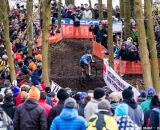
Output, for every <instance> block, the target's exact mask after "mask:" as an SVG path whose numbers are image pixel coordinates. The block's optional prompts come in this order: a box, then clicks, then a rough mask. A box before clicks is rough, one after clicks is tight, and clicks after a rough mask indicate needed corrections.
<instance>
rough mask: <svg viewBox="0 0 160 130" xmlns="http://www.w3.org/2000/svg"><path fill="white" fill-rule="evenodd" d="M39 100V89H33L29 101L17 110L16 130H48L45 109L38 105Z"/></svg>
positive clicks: (15, 117)
mask: <svg viewBox="0 0 160 130" xmlns="http://www.w3.org/2000/svg"><path fill="white" fill-rule="evenodd" d="M39 99H40V91H39V89H38V88H36V87H31V89H30V90H29V99H28V100H26V101H25V102H24V103H22V104H21V105H19V106H18V107H17V109H16V112H15V116H14V120H13V122H14V130H47V119H46V116H45V112H44V109H43V108H42V107H41V106H40V105H39V104H38V100H39Z"/></svg>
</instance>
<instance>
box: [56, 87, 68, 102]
mask: <svg viewBox="0 0 160 130" xmlns="http://www.w3.org/2000/svg"><path fill="white" fill-rule="evenodd" d="M68 97H69V94H68V93H67V91H66V90H65V89H60V90H59V91H58V93H57V98H58V99H59V100H62V101H64V100H66V99H67V98H68Z"/></svg>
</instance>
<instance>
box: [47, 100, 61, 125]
mask: <svg viewBox="0 0 160 130" xmlns="http://www.w3.org/2000/svg"><path fill="white" fill-rule="evenodd" d="M63 106H64V101H59V102H58V104H57V106H56V107H53V108H52V109H51V111H50V114H49V116H48V127H49V128H50V126H51V123H52V121H53V120H54V118H55V117H56V116H59V115H60V113H61V111H62V109H63Z"/></svg>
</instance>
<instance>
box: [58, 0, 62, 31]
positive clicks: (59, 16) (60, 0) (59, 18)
mask: <svg viewBox="0 0 160 130" xmlns="http://www.w3.org/2000/svg"><path fill="white" fill-rule="evenodd" d="M61 8H62V0H58V29H60V28H61V20H62V13H61Z"/></svg>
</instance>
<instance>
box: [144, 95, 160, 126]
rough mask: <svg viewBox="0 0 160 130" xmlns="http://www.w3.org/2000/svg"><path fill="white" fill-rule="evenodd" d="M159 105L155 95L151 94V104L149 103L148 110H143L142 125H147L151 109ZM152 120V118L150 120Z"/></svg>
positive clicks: (159, 102)
mask: <svg viewBox="0 0 160 130" xmlns="http://www.w3.org/2000/svg"><path fill="white" fill-rule="evenodd" d="M159 106H160V101H159V98H158V96H157V95H155V96H153V98H152V100H151V105H150V109H149V110H148V111H145V112H144V126H145V127H148V126H149V125H150V122H151V121H150V120H151V118H150V115H151V112H152V110H154V109H155V108H158V107H159ZM152 122H153V120H152Z"/></svg>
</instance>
